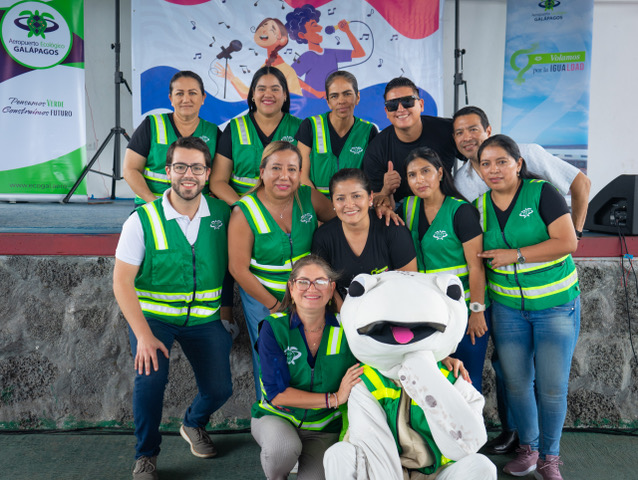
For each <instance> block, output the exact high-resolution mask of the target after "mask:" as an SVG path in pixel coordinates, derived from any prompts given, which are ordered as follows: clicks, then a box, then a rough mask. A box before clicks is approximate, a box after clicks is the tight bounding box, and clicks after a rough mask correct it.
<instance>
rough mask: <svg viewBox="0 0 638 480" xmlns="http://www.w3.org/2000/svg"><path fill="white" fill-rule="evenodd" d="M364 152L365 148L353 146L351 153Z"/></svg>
mask: <svg viewBox="0 0 638 480" xmlns="http://www.w3.org/2000/svg"><path fill="white" fill-rule="evenodd" d="M362 152H363V148H361V147H352V148H351V149H350V153H354V154H355V155H359V154H360V153H362Z"/></svg>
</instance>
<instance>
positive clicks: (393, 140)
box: [363, 115, 457, 202]
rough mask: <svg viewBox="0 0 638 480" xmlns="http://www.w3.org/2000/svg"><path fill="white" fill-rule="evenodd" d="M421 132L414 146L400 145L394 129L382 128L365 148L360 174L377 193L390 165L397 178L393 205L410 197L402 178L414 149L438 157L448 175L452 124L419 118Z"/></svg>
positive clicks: (453, 157)
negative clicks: (422, 150)
mask: <svg viewBox="0 0 638 480" xmlns="http://www.w3.org/2000/svg"><path fill="white" fill-rule="evenodd" d="M421 122H422V123H423V131H422V132H421V136H420V137H419V138H418V139H417V140H415V141H414V142H410V143H404V142H402V141H401V140H399V138H398V137H397V134H396V133H395V131H394V127H393V126H392V125H390V126H389V127H386V128H384V129H383V130H382V131H381V133H379V135H377V136H376V137H375V138H374V140H373V141H372V142H371V143H370V145H368V149H367V150H366V153H365V156H364V157H363V171H364V172H365V173H366V175H367V176H368V178H369V179H370V184H371V186H372V191H374V192H380V191H381V189H382V188H383V175H385V173H386V172H387V171H388V161H390V160H391V161H392V162H393V164H394V169H395V170H396V171H398V172H399V174H400V175H401V185H400V186H399V188H397V191H396V192H394V199H395V201H397V202H398V201H400V200H402V199H403V198H405V197H407V196H410V195H412V192H411V191H410V187H409V186H408V182H407V181H406V178H405V176H406V175H405V159H406V158H407V156H408V154H409V153H410V152H411V151H412V150H414V149H415V148H418V147H429V148H431V149H432V150H434V151H435V152H436V153H438V154H439V157H440V158H441V161H442V162H443V166H444V167H445V169H446V170H447V171H448V172H450V173H452V167H453V166H454V162H455V161H456V155H457V151H456V145H455V143H454V139H453V138H452V131H453V128H452V120H451V119H450V118H440V117H430V116H427V115H422V116H421Z"/></svg>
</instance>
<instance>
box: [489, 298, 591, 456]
mask: <svg viewBox="0 0 638 480" xmlns="http://www.w3.org/2000/svg"><path fill="white" fill-rule="evenodd" d="M492 329H493V333H494V342H495V345H496V349H497V350H498V356H499V359H500V361H501V368H502V370H503V376H504V379H505V388H506V391H507V402H508V404H509V407H510V409H511V412H512V415H513V416H514V421H515V422H516V427H517V429H518V435H519V438H520V442H521V445H530V446H531V448H532V450H538V451H539V452H540V456H541V458H543V459H544V458H545V457H546V455H559V454H560V437H561V433H562V430H563V424H564V423H565V415H566V413H567V387H568V382H569V370H570V368H571V362H572V355H573V353H574V348H575V347H576V340H577V339H578V332H579V330H580V297H578V298H576V299H575V300H572V301H571V302H567V303H565V304H563V305H559V306H557V307H553V308H547V309H545V310H537V311H521V310H517V309H513V308H509V307H506V306H504V305H502V304H500V303H496V302H494V303H493V304H492ZM534 385H536V391H537V395H536V396H535V395H534Z"/></svg>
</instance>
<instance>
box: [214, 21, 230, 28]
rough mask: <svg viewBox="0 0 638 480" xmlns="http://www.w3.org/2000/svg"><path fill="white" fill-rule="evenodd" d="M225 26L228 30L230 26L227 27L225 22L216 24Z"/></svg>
mask: <svg viewBox="0 0 638 480" xmlns="http://www.w3.org/2000/svg"><path fill="white" fill-rule="evenodd" d="M222 24H223V25H225V26H226V28H230V25H227V24H226V22H217V25H222Z"/></svg>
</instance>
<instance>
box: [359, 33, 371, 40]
mask: <svg viewBox="0 0 638 480" xmlns="http://www.w3.org/2000/svg"><path fill="white" fill-rule="evenodd" d="M369 39H370V34H369V33H364V34H363V35H361V37H359V40H369Z"/></svg>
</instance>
